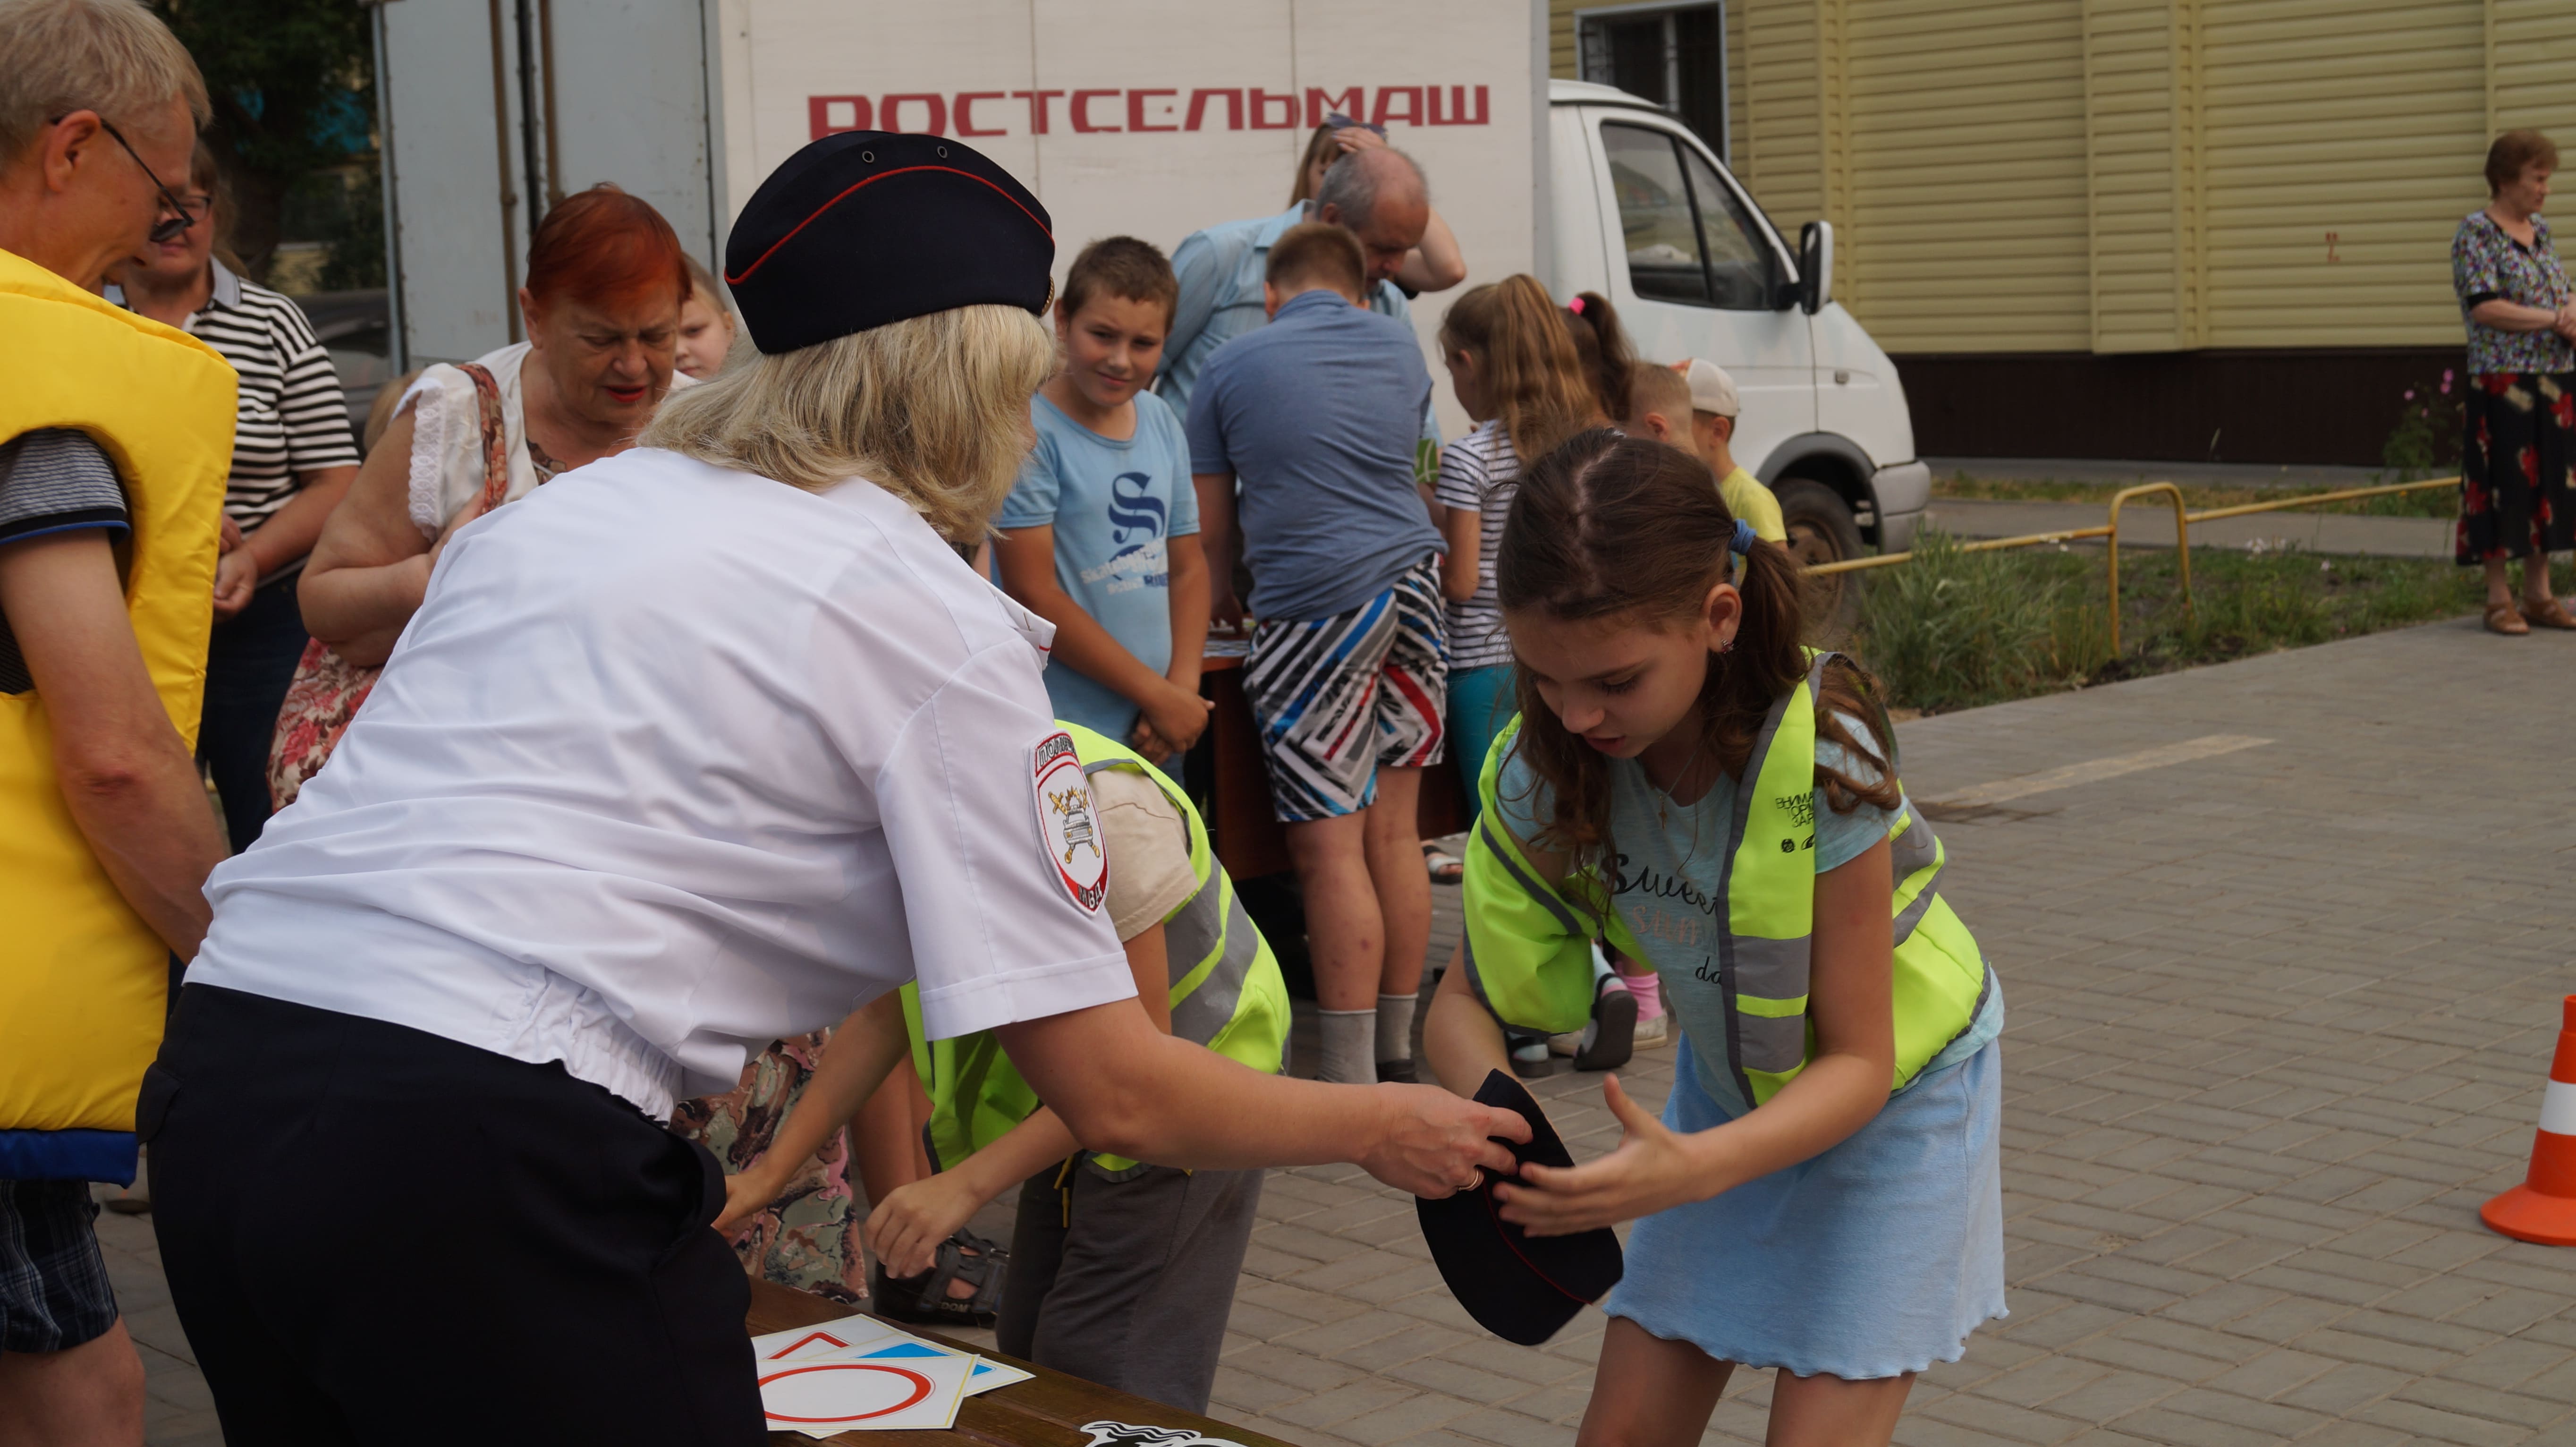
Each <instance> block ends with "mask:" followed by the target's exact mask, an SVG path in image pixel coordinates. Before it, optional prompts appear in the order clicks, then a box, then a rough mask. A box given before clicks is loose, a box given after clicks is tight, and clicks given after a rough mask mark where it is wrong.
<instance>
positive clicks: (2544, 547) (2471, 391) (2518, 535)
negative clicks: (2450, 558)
mask: <svg viewBox="0 0 2576 1447" xmlns="http://www.w3.org/2000/svg"><path fill="white" fill-rule="evenodd" d="M2571 464H2576V372H2492V373H2488V374H2485V375H2483V376H2476V377H2471V378H2470V379H2469V388H2468V397H2467V407H2466V431H2465V432H2464V434H2463V436H2462V437H2461V439H2460V531H2459V541H2458V544H2457V550H2456V555H2457V557H2458V558H2459V560H2460V562H2461V563H2463V564H2472V563H2484V562H2489V561H2492V560H2494V559H2497V558H2519V557H2523V556H2526V555H2528V554H2531V553H2555V552H2564V551H2566V550H2567V549H2569V548H2571V547H2576V498H2571V496H2570V495H2569V488H2570V481H2569V476H2568V469H2569V467H2570V465H2571Z"/></svg>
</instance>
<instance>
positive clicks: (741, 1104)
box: [671, 1030, 868, 1303]
mask: <svg viewBox="0 0 2576 1447" xmlns="http://www.w3.org/2000/svg"><path fill="white" fill-rule="evenodd" d="M831 1038H832V1032H831V1031H829V1030H817V1031H815V1032H814V1033H813V1034H811V1035H799V1036H797V1037H796V1038H794V1039H792V1040H777V1041H772V1042H771V1043H770V1046H769V1048H768V1049H767V1050H764V1051H762V1052H761V1053H760V1054H759V1055H758V1056H755V1057H754V1058H753V1059H752V1062H751V1063H750V1064H749V1065H747V1066H745V1067H743V1072H742V1083H741V1084H740V1085H737V1086H735V1087H734V1088H733V1089H732V1090H730V1091H728V1092H726V1093H725V1094H723V1095H710V1096H705V1097H703V1098H700V1099H697V1100H684V1101H682V1102H680V1106H679V1109H678V1110H677V1111H675V1112H673V1114H672V1117H671V1129H673V1130H675V1131H678V1132H679V1133H680V1134H682V1135H684V1136H687V1137H689V1138H690V1139H692V1140H695V1141H698V1142H700V1143H702V1144H704V1145H705V1146H706V1148H707V1149H708V1150H710V1151H712V1152H714V1153H715V1158H716V1159H717V1160H719V1161H721V1162H723V1163H724V1168H725V1174H726V1175H734V1174H736V1173H738V1172H740V1171H742V1170H744V1169H745V1168H747V1167H749V1166H750V1165H751V1163H752V1162H754V1161H757V1160H759V1159H760V1158H761V1156H762V1155H763V1154H765V1153H767V1151H768V1150H769V1143H770V1141H771V1139H772V1138H774V1137H775V1136H776V1135H777V1134H778V1123H779V1122H780V1121H782V1120H784V1119H786V1118H787V1112H788V1110H789V1109H790V1108H792V1107H793V1106H794V1105H795V1104H796V1098H797V1097H798V1096H799V1095H802V1094H804V1092H805V1082H806V1081H808V1080H811V1079H812V1078H813V1076H814V1067H815V1065H816V1064H817V1063H819V1062H820V1061H821V1060H822V1058H823V1046H824V1044H825V1043H826V1042H827V1041H829V1040H830V1039H831ZM856 1206H857V1201H856V1199H855V1197H854V1196H853V1194H852V1192H851V1189H850V1139H849V1131H848V1129H847V1128H846V1127H844V1128H842V1129H840V1130H836V1131H834V1132H832V1134H831V1136H830V1137H829V1138H827V1139H826V1140H825V1141H824V1142H823V1149H822V1150H821V1151H819V1152H817V1153H816V1155H815V1158H814V1159H813V1160H811V1161H808V1162H806V1163H805V1168H804V1169H803V1170H800V1171H798V1172H797V1173H796V1174H795V1175H794V1176H792V1177H790V1178H789V1180H788V1184H787V1190H786V1192H785V1193H784V1194H782V1195H780V1196H779V1198H778V1199H777V1200H775V1201H772V1202H770V1203H769V1206H768V1208H767V1209H765V1210H763V1211H762V1212H761V1213H760V1214H759V1215H757V1216H755V1217H753V1218H752V1221H751V1224H750V1225H749V1226H747V1227H745V1228H744V1229H743V1232H742V1234H741V1235H739V1236H737V1237H735V1238H734V1242H733V1249H734V1254H735V1255H737V1256H739V1257H741V1258H742V1265H743V1269H744V1270H745V1271H747V1272H750V1273H751V1274H752V1275H754V1276H759V1277H764V1278H766V1279H768V1280H771V1281H775V1282H778V1283H780V1284H782V1285H785V1286H792V1287H795V1288H796V1289H797V1290H799V1291H810V1292H813V1293H814V1294H815V1295H817V1296H823V1297H828V1298H830V1299H831V1300H833V1301H839V1302H850V1303H855V1302H859V1301H864V1300H866V1299H867V1294H868V1265H867V1253H866V1252H865V1250H863V1249H862V1248H861V1246H860V1238H861V1230H862V1228H863V1227H865V1226H866V1224H867V1215H866V1213H865V1212H862V1211H859V1210H857V1209H855V1207H856Z"/></svg>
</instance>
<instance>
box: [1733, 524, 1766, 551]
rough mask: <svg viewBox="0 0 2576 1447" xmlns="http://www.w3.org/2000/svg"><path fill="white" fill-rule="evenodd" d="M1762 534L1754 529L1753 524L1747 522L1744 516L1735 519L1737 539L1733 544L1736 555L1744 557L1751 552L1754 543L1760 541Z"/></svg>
mask: <svg viewBox="0 0 2576 1447" xmlns="http://www.w3.org/2000/svg"><path fill="white" fill-rule="evenodd" d="M1761 536H1762V535H1761V534H1760V533H1757V532H1755V531H1754V530H1753V524H1751V523H1749V522H1746V521H1745V520H1744V519H1742V518H1737V519H1736V520H1735V541H1734V544H1733V546H1734V549H1735V554H1736V556H1737V557H1743V556H1746V555H1747V554H1750V553H1751V552H1752V551H1753V544H1754V543H1755V542H1756V541H1758V540H1759V539H1760V538H1761Z"/></svg>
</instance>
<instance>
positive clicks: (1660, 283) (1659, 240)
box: [1548, 80, 1932, 562]
mask: <svg viewBox="0 0 2576 1447" xmlns="http://www.w3.org/2000/svg"><path fill="white" fill-rule="evenodd" d="M1548 111H1549V121H1550V129H1549V148H1548V149H1549V152H1550V156H1549V159H1550V162H1551V164H1552V166H1553V168H1554V170H1553V174H1552V176H1551V182H1552V184H1551V185H1550V187H1549V194H1550V196H1551V198H1552V201H1553V207H1554V210H1555V216H1554V218H1553V220H1554V235H1553V246H1552V248H1551V251H1550V261H1551V263H1552V265H1551V274H1550V275H1549V277H1548V283H1549V287H1550V290H1552V291H1553V292H1554V293H1555V294H1556V295H1557V296H1558V297H1560V298H1562V297H1569V296H1572V295H1574V294H1575V293H1577V292H1584V291H1594V292H1599V293H1600V294H1601V295H1603V296H1606V297H1608V298H1609V299H1610V304H1611V305H1612V306H1614V307H1616V308H1617V309H1618V312H1619V317H1620V320H1621V321H1622V322H1623V323H1625V324H1626V326H1627V327H1628V329H1629V331H1630V332H1631V334H1632V336H1633V339H1634V340H1635V342H1636V346H1637V350H1638V352H1639V353H1640V354H1641V355H1643V356H1645V357H1647V358H1650V359H1652V360H1655V361H1661V362H1670V361H1676V360H1679V359H1680V358H1683V357H1706V358H1707V359H1709V360H1710V361H1712V362H1715V363H1717V364H1718V365H1719V366H1721V367H1724V368H1726V370H1727V371H1728V372H1729V373H1730V374H1732V375H1733V376H1734V378H1735V384H1736V388H1737V390H1738V391H1739V392H1740V393H1741V394H1742V396H1743V399H1744V415H1743V417H1741V418H1740V419H1738V422H1737V425H1736V433H1735V444H1734V451H1735V455H1736V460H1737V461H1738V462H1740V463H1742V464H1743V466H1744V468H1745V469H1746V470H1747V471H1749V472H1751V473H1752V474H1753V475H1754V476H1756V477H1759V478H1760V479H1762V481H1764V482H1765V483H1767V484H1769V485H1770V487H1771V490H1772V491H1773V492H1774V493H1776V494H1778V496H1779V498H1780V510H1781V512H1782V513H1783V514H1785V515H1786V519H1787V522H1788V525H1789V537H1790V543H1791V545H1792V546H1793V547H1794V548H1796V549H1797V550H1798V551H1799V553H1800V554H1801V555H1802V556H1804V557H1805V558H1806V559H1807V560H1808V561H1809V562H1829V561H1833V560H1835V559H1840V558H1848V557H1853V556H1856V555H1858V554H1859V553H1860V552H1861V551H1862V548H1863V545H1864V544H1865V543H1874V544H1876V545H1877V546H1879V547H1880V548H1883V549H1885V550H1887V551H1889V552H1895V551H1899V550H1901V549H1903V548H1905V547H1906V546H1907V545H1908V544H1909V543H1910V542H1911V541H1912V539H1913V536H1914V529H1915V526H1916V525H1917V524H1918V523H1920V522H1921V521H1922V519H1923V507H1924V503H1925V501H1926V500H1927V499H1928V498H1929V497H1930V495H1931V491H1932V471H1931V469H1930V468H1929V467H1927V466H1925V465H1924V464H1923V463H1922V462H1921V461H1920V460H1918V459H1917V458H1916V457H1915V455H1914V424H1913V421H1912V419H1911V418H1910V417H1909V416H1908V415H1907V413H1906V410H1905V392H1904V389H1903V388H1901V387H1900V386H1899V385H1898V384H1897V380H1896V368H1895V367H1894V366H1893V365H1892V364H1890V363H1889V361H1888V360H1887V354H1886V353H1885V352H1882V351H1880V350H1879V349H1878V344H1877V343H1876V342H1873V341H1871V340H1870V337H1869V333H1868V332H1866V331H1864V330H1862V328H1861V324H1860V323H1859V322H1858V321H1856V320H1854V319H1853V318H1852V315H1851V313H1849V312H1847V311H1845V310H1843V309H1842V307H1841V306H1839V305H1837V304H1836V303H1835V302H1834V300H1833V256H1834V240H1833V228H1832V226H1831V225H1830V224H1829V223H1826V222H1821V221H1811V222H1808V223H1807V225H1806V228H1805V229H1804V231H1803V232H1802V233H1801V234H1800V236H1799V238H1798V244H1797V245H1796V246H1795V247H1792V246H1791V245H1790V244H1789V242H1788V239H1787V238H1785V237H1783V236H1782V235H1781V234H1780V232H1779V230H1778V228H1776V227H1774V226H1773V225H1772V224H1771V221H1770V218H1769V217H1766V216H1764V215H1763V214H1762V208H1761V207H1760V206H1757V205H1755V204H1754V202H1753V198H1752V197H1751V196H1750V195H1748V194H1746V192H1745V190H1744V188H1743V187H1742V186H1741V185H1738V184H1737V183H1736V180H1735V178H1734V177H1733V176H1731V175H1729V174H1728V173H1727V170H1726V166H1725V164H1724V163H1723V162H1721V161H1719V160H1718V158H1717V157H1716V156H1714V155H1712V154H1710V152H1709V149H1708V147H1707V146H1706V145H1704V144H1702V143H1701V141H1700V139H1699V137H1697V136H1695V135H1693V134H1692V133H1691V131H1690V130H1689V128H1688V127H1686V126H1684V125H1682V123H1681V122H1679V121H1677V120H1675V119H1674V118H1673V117H1672V116H1671V115H1669V114H1668V113H1666V112H1665V111H1664V110H1663V108H1662V107H1660V106H1657V105H1655V104H1654V103H1653V102H1651V101H1645V100H1640V99H1638V98H1637V97H1635V96H1632V95H1629V94H1627V93H1626V92H1624V91H1618V90H1613V89H1611V88H1610V87H1608V86H1606V85H1591V84H1587V83H1585V82H1582V81H1571V80H1559V81H1553V82H1550V84H1549V86H1548Z"/></svg>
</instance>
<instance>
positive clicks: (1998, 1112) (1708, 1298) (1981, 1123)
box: [1601, 1037, 2004, 1381]
mask: <svg viewBox="0 0 2576 1447" xmlns="http://www.w3.org/2000/svg"><path fill="white" fill-rule="evenodd" d="M1677 1055H1678V1058H1677V1059H1676V1060H1675V1061H1674V1068H1673V1076H1674V1085H1673V1094H1672V1099H1671V1100H1670V1101H1668V1102H1666V1104H1665V1106H1664V1124H1665V1125H1666V1126H1668V1127H1670V1128H1671V1129H1673V1130H1676V1131H1702V1130H1707V1129H1709V1128H1710V1127H1712V1126H1717V1125H1722V1124H1724V1123H1725V1122H1726V1121H1727V1119H1728V1118H1729V1117H1728V1116H1727V1114H1726V1112H1725V1110H1724V1109H1723V1108H1722V1107H1721V1106H1720V1105H1719V1104H1718V1103H1717V1102H1716V1101H1715V1100H1712V1099H1711V1098H1710V1097H1709V1094H1708V1092H1707V1090H1705V1089H1704V1088H1702V1087H1701V1085H1700V1083H1699V1069H1698V1065H1697V1062H1696V1061H1695V1060H1694V1059H1693V1057H1692V1053H1691V1042H1690V1040H1689V1039H1688V1038H1687V1037H1685V1038H1684V1039H1683V1041H1682V1042H1681V1046H1680V1049H1679V1051H1678V1052H1677ZM2002 1117H2003V1064H2002V1058H2001V1044H2000V1042H1996V1043H1990V1044H1988V1045H1987V1046H1986V1047H1985V1048H1984V1049H1983V1050H1980V1051H1978V1052H1977V1053H1976V1054H1974V1055H1971V1056H1969V1057H1968V1058H1967V1059H1966V1060H1963V1061H1961V1062H1959V1063H1958V1064H1956V1065H1953V1066H1950V1067H1947V1068H1945V1069H1943V1070H1941V1071H1940V1072H1938V1073H1937V1074H1933V1075H1927V1076H1924V1077H1923V1078H1921V1079H1919V1080H1917V1081H1916V1082H1915V1083H1914V1085H1913V1087H1912V1088H1911V1089H1909V1090H1906V1091H1905V1092H1903V1093H1902V1094H1900V1095H1896V1096H1893V1097H1891V1098H1890V1099H1889V1100H1888V1102H1887V1107H1886V1109H1884V1110H1881V1111H1880V1112H1879V1113H1878V1114H1877V1116H1876V1117H1874V1118H1872V1119H1871V1121H1870V1123H1869V1124H1867V1125H1865V1126H1862V1127H1861V1128H1860V1129H1859V1130H1858V1131H1856V1132H1854V1133H1853V1134H1852V1136H1851V1137H1850V1138H1849V1139H1847V1140H1845V1141H1844V1142H1842V1144H1840V1145H1837V1146H1835V1147H1834V1148H1833V1149H1832V1150H1829V1151H1827V1152H1825V1153H1824V1154H1823V1155H1820V1156H1817V1157H1815V1158H1814V1159H1812V1160H1808V1161H1802V1162H1800V1163H1799V1164H1797V1165H1794V1166H1790V1167H1788V1168H1787V1169H1785V1170H1780V1171H1775V1172H1773V1173H1772V1174H1770V1175H1767V1176H1764V1177H1762V1178H1761V1179H1759V1180H1756V1181H1748V1182H1746V1183H1745V1184H1743V1185H1741V1186H1738V1187H1736V1188H1735V1189H1734V1190H1732V1191H1728V1192H1726V1193H1725V1194H1724V1195H1720V1196H1715V1197H1712V1198H1711V1199H1709V1200H1705V1201H1698V1202H1694V1203H1692V1204H1690V1205H1687V1206H1676V1207H1674V1208H1672V1209H1671V1210H1669V1211H1659V1212H1657V1213H1656V1214H1654V1215H1652V1216H1648V1217H1646V1218H1645V1219H1643V1220H1641V1221H1639V1222H1638V1223H1637V1225H1636V1229H1635V1231H1634V1233H1633V1234H1632V1235H1631V1236H1630V1237H1629V1240H1628V1271H1627V1276H1626V1278H1625V1279H1624V1280H1622V1281H1621V1282H1620V1283H1619V1285H1618V1287H1617V1288H1616V1289H1615V1290H1613V1291H1612V1292H1611V1293H1610V1297H1609V1299H1608V1300H1606V1301H1604V1302H1603V1303H1602V1304H1601V1306H1602V1309H1603V1310H1604V1311H1607V1312H1608V1313H1610V1314H1611V1315H1612V1316H1624V1317H1626V1318H1628V1319H1629V1320H1630V1321H1633V1322H1635V1323H1636V1324H1637V1325H1639V1326H1641V1327H1644V1328H1645V1329H1646V1330H1648V1331H1650V1332H1652V1333H1654V1334H1655V1335H1656V1336H1659V1337H1663V1338H1665V1339H1667V1340H1671V1341H1686V1342H1689V1343H1690V1344H1691V1345H1693V1346H1696V1347H1698V1348H1699V1349H1700V1350H1701V1351H1704V1352H1706V1353H1708V1354H1709V1355H1710V1356H1712V1357H1717V1358H1719V1359H1721V1360H1724V1361H1731V1362H1740V1363H1742V1364H1744V1365H1746V1366H1751V1367H1779V1368H1783V1369H1785V1370H1787V1371H1790V1372H1793V1373H1795V1374H1796V1375H1798V1376H1802V1377H1808V1376H1814V1375H1815V1374H1816V1373H1818V1372H1824V1373H1827V1374H1829V1375H1832V1376H1837V1377H1842V1378H1845V1379H1848V1380H1853V1381H1860V1380H1867V1379H1870V1378H1875V1377H1893V1376H1901V1375H1903V1374H1904V1373H1906V1372H1919V1371H1922V1370H1923V1369H1925V1368H1926V1367H1929V1366H1931V1365H1932V1364H1933V1363H1934V1362H1955V1361H1957V1360H1958V1359H1959V1358H1960V1356H1961V1355H1962V1354H1964V1353H1965V1352H1966V1351H1967V1349H1968V1344H1967V1338H1968V1333H1970V1332H1972V1331H1974V1330H1976V1328H1977V1326H1978V1325H1979V1324H1980V1323H1982V1322H1985V1321H1987V1320H1988V1319H1990V1318H1997V1317H2001V1316H2002V1315H2003V1314H2004V1216H2003V1173H2002V1148H2001V1142H2000V1130H1999V1127H2000V1125H2001V1122H2002Z"/></svg>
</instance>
